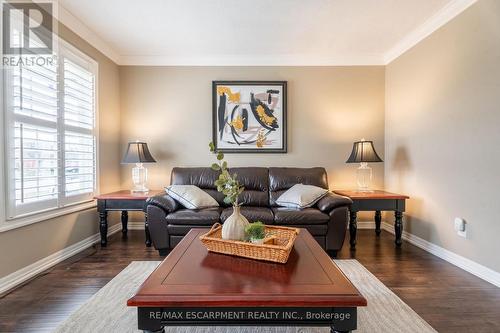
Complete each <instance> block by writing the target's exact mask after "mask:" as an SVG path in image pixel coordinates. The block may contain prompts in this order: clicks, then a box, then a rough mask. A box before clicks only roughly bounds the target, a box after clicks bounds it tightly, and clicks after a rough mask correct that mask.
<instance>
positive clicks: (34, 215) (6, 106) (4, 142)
mask: <svg viewBox="0 0 500 333" xmlns="http://www.w3.org/2000/svg"><path fill="white" fill-rule="evenodd" d="M54 44H57V46H56V48H55V50H57V51H56V55H57V57H58V63H60V64H62V65H58V68H57V71H58V78H60V79H58V81H57V86H58V97H59V100H60V101H62V100H63V99H61V96H63V94H64V90H63V89H61V86H64V75H61V74H63V73H61V72H64V59H65V58H68V60H70V61H71V62H72V63H75V64H77V65H79V66H81V67H83V68H85V69H87V70H89V71H90V72H92V73H93V75H94V87H93V88H94V94H93V95H94V101H93V104H94V128H93V130H89V132H90V133H92V135H93V137H94V140H95V149H94V167H95V179H94V184H95V189H94V192H92V193H86V194H82V195H75V196H74V197H66V195H65V194H64V193H62V194H59V195H58V205H57V206H55V207H50V208H42V209H40V210H36V211H27V212H22V213H20V214H17V215H16V216H11V215H12V207H13V206H12V205H15V203H14V202H15V194H14V196H13V195H12V190H11V189H12V188H13V185H14V184H13V182H14V181H15V180H14V178H13V177H14V175H13V169H12V163H10V161H11V160H12V156H13V155H12V154H11V153H10V152H9V149H10V148H9V145H10V144H13V142H11V141H10V138H11V137H12V134H13V133H12V131H14V127H13V126H10V125H13V124H14V114H13V113H12V112H11V111H10V110H12V101H11V99H10V98H6V97H10V96H12V86H9V84H6V83H8V82H9V83H10V82H11V81H10V79H8V76H9V75H11V70H10V69H8V68H4V69H3V70H2V72H3V73H2V75H0V80H1V82H0V83H1V84H2V86H3V89H1V93H2V94H3V95H2V98H3V103H2V107H3V110H4V112H2V113H3V114H2V116H0V126H1V128H2V131H3V132H4V135H0V154H1V156H2V157H3V160H4V161H3V163H0V177H1V178H2V179H1V180H0V193H1V194H2V197H3V199H2V200H0V201H1V202H0V232H3V231H7V230H11V229H15V228H19V227H21V226H25V225H29V224H32V223H36V222H40V221H44V220H48V219H51V218H55V217H58V216H62V215H66V214H70V213H73V212H77V211H81V210H86V209H90V208H94V207H96V203H95V200H94V196H95V195H96V194H98V193H99V191H100V184H99V183H100V173H99V64H98V62H97V61H96V60H94V59H93V58H91V57H90V56H89V55H87V54H85V53H83V52H82V51H80V50H79V49H78V48H76V47H75V46H73V45H72V44H70V43H68V42H67V41H65V40H63V39H62V38H60V37H58V36H56V35H54ZM59 107H60V106H59ZM7 110H9V111H7ZM62 112H63V111H62ZM35 121H36V120H35ZM42 122H43V121H42ZM55 128H56V129H57V133H58V136H59V139H58V145H60V146H59V147H64V133H65V131H68V130H69V131H71V129H76V128H75V127H71V126H70V125H66V124H64V123H63V121H61V113H60V112H58V121H57V123H56V126H55ZM77 132H78V133H84V132H85V130H82V129H79V130H78V131H77ZM64 152H65V150H64V149H59V152H58V165H57V169H58V173H59V181H58V186H59V192H61V191H62V189H63V188H64V186H65V184H64V162H65V161H64ZM61 173H62V175H61ZM68 198H71V199H68ZM35 204H36V203H35ZM33 207H36V205H33Z"/></svg>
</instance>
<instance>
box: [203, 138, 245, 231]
mask: <svg viewBox="0 0 500 333" xmlns="http://www.w3.org/2000/svg"><path fill="white" fill-rule="evenodd" d="M208 146H209V148H210V152H212V153H214V154H216V155H217V163H213V164H212V166H211V168H212V169H213V170H215V171H220V174H219V178H218V179H217V180H216V181H215V186H217V191H219V192H221V193H222V194H224V202H225V203H226V204H228V205H232V206H233V213H232V214H231V216H229V217H228V218H227V219H226V221H225V222H224V223H223V225H222V238H223V239H230V240H244V239H245V227H246V226H247V225H248V224H249V223H248V220H247V219H246V218H245V217H244V216H243V215H241V212H240V204H239V203H238V196H239V195H240V194H241V193H243V191H244V190H245V187H244V186H243V185H241V184H240V182H239V181H238V180H237V179H236V174H232V175H231V174H230V173H229V168H228V166H227V162H226V161H224V154H223V153H222V152H217V151H216V150H215V145H214V143H213V142H210V143H209V145H208Z"/></svg>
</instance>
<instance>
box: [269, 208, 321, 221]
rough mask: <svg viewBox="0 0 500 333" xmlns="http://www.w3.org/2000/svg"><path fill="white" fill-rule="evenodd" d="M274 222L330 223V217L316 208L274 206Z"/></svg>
mask: <svg viewBox="0 0 500 333" xmlns="http://www.w3.org/2000/svg"><path fill="white" fill-rule="evenodd" d="M272 210H273V213H274V223H275V224H282V225H307V224H324V223H328V221H329V220H330V217H329V216H328V215H326V214H324V213H322V212H320V211H319V210H318V209H316V208H305V209H294V208H284V207H273V208H272Z"/></svg>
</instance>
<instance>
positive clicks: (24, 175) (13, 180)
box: [4, 41, 97, 219]
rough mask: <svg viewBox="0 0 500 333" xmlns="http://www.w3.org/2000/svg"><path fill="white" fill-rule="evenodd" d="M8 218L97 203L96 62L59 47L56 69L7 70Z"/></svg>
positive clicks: (23, 67) (25, 67) (63, 45)
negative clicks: (95, 200) (94, 198)
mask: <svg viewBox="0 0 500 333" xmlns="http://www.w3.org/2000/svg"><path fill="white" fill-rule="evenodd" d="M4 73H5V76H4V80H5V81H4V83H5V87H6V89H5V95H4V96H5V110H6V112H5V123H4V126H5V127H6V131H5V133H6V145H5V153H6V163H5V165H6V170H7V172H6V174H7V191H6V192H7V193H6V194H7V195H6V199H7V202H6V208H7V218H8V219H13V218H16V217H20V216H23V215H28V214H34V213H38V212H41V211H46V210H51V209H57V208H61V207H65V206H69V205H73V204H76V203H81V202H85V201H89V200H92V199H93V196H94V194H95V193H96V191H97V165H96V163H97V161H96V149H97V147H96V142H97V139H96V135H97V130H96V76H97V64H96V63H95V61H93V60H92V59H90V58H89V57H87V56H86V55H84V54H81V53H80V52H79V51H78V50H76V49H75V48H74V47H72V46H71V45H69V44H67V43H65V42H63V41H60V44H59V50H58V52H57V63H54V64H52V65H50V64H48V63H45V64H44V65H42V66H38V65H35V64H29V65H28V64H27V65H22V64H19V66H17V67H15V68H9V69H7V70H5V71H4Z"/></svg>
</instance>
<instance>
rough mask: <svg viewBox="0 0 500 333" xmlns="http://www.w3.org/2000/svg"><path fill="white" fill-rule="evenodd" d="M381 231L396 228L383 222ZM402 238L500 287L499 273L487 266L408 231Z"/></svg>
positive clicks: (390, 230)
mask: <svg viewBox="0 0 500 333" xmlns="http://www.w3.org/2000/svg"><path fill="white" fill-rule="evenodd" d="M358 223H359V222H358ZM374 225H375V224H374ZM381 229H383V230H385V231H388V232H390V233H391V234H394V226H393V225H391V224H389V223H387V222H382V226H381ZM401 238H402V239H404V240H405V241H407V242H408V243H411V244H413V245H415V246H417V247H419V248H421V249H422V250H425V251H427V252H429V253H431V254H433V255H435V256H437V257H439V258H441V259H443V260H445V261H447V262H449V263H450V264H453V265H455V266H457V267H460V268H461V269H463V270H465V271H467V272H469V273H471V274H473V275H475V276H477V277H478V278H481V279H483V280H485V281H487V282H489V283H491V284H493V285H495V286H497V287H500V273H499V272H496V271H494V270H492V269H490V268H488V267H486V266H483V265H481V264H478V263H477V262H475V261H472V260H470V259H467V258H465V257H462V256H461V255H459V254H456V253H455V252H451V251H449V250H447V249H445V248H442V247H441V246H438V245H436V244H433V243H431V242H428V241H426V240H425V239H422V238H420V237H418V236H415V235H413V234H410V233H409V232H407V231H404V230H403V234H402V236H401Z"/></svg>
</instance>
